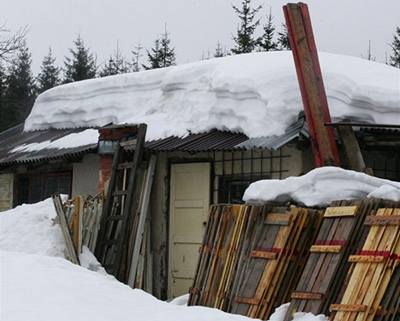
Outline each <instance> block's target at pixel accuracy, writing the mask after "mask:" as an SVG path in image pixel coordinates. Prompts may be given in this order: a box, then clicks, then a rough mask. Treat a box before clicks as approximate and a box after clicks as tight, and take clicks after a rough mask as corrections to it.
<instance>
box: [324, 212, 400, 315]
mask: <svg viewBox="0 0 400 321" xmlns="http://www.w3.org/2000/svg"><path fill="white" fill-rule="evenodd" d="M365 224H366V225H368V226H371V227H370V229H369V233H368V236H367V238H366V240H365V242H364V243H363V247H362V249H361V250H359V251H358V252H357V253H356V254H355V255H351V256H350V257H349V259H348V261H349V262H350V263H351V267H350V271H349V278H348V281H347V282H346V284H345V287H344V294H343V296H342V298H341V300H340V304H332V305H331V307H330V308H331V311H332V312H333V313H334V316H333V318H332V319H333V321H342V320H355V321H373V320H399V319H400V314H399V313H400V310H399V288H400V285H399V283H400V280H399V279H400V275H399V274H400V270H399V265H400V208H380V209H379V210H378V211H377V214H376V215H370V216H368V217H367V219H366V221H365Z"/></svg>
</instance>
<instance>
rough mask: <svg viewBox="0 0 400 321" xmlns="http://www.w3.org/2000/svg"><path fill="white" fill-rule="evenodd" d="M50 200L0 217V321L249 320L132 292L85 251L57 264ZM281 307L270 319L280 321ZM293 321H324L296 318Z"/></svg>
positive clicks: (59, 248)
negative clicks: (78, 261) (76, 262)
mask: <svg viewBox="0 0 400 321" xmlns="http://www.w3.org/2000/svg"><path fill="white" fill-rule="evenodd" d="M55 217H56V213H55V210H54V206H53V202H52V199H47V200H45V201H42V202H39V203H36V204H32V205H22V206H19V207H17V208H15V209H12V210H9V211H5V212H1V213H0V320H1V321H26V320H29V321H54V320H57V321H64V320H65V321H71V320H74V321H80V320H82V321H87V320H97V321H103V320H104V321H106V320H107V321H112V320H127V321H128V320H138V321H143V320H146V321H156V320H162V321H176V320H185V321H192V320H193V321H200V320H202V321H208V320H215V321H218V320H221V321H225V320H226V321H228V320H243V321H245V320H246V321H250V320H252V319H249V318H246V317H242V316H235V315H232V314H227V313H224V312H222V311H219V310H217V309H210V308H204V307H187V306H182V305H176V304H170V303H167V302H163V301H160V300H157V299H156V298H154V297H153V296H151V295H149V294H146V293H145V292H143V291H141V290H132V289H131V288H130V287H128V286H126V285H124V284H122V283H120V282H118V281H117V280H116V279H115V278H114V277H112V276H110V275H107V274H106V273H105V272H104V270H103V269H102V268H99V267H98V266H95V265H96V260H95V258H94V257H93V256H92V254H91V253H90V252H88V250H87V249H85V250H84V253H83V255H81V257H80V259H81V262H83V263H84V264H85V266H87V267H88V268H89V269H90V268H92V269H96V270H98V272H94V271H90V270H88V269H86V268H84V267H81V266H77V265H74V264H72V263H70V262H69V261H67V260H65V259H64V258H63V251H64V249H65V244H64V240H63V237H62V234H61V230H60V227H59V226H58V225H56V224H54V222H53V219H54V218H55ZM284 309H285V307H281V308H279V309H278V311H277V313H276V314H275V315H273V316H271V320H273V321H281V320H282V317H283V314H284ZM296 321H326V318H325V317H323V316H318V317H315V316H313V315H311V314H307V315H301V314H299V315H297V317H296Z"/></svg>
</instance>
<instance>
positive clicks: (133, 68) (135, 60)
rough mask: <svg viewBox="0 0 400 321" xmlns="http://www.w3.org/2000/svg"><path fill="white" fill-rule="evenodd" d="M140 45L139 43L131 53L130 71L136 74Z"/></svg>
mask: <svg viewBox="0 0 400 321" xmlns="http://www.w3.org/2000/svg"><path fill="white" fill-rule="evenodd" d="M142 49H143V47H142V45H141V44H140V43H139V44H138V45H137V46H136V47H135V48H134V49H133V50H132V51H131V52H132V63H131V71H133V72H137V71H140V58H141V57H142Z"/></svg>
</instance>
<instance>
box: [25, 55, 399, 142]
mask: <svg viewBox="0 0 400 321" xmlns="http://www.w3.org/2000/svg"><path fill="white" fill-rule="evenodd" d="M319 57H320V62H321V69H322V72H323V77H324V82H325V87H326V92H327V96H328V102H329V108H330V111H331V115H332V116H333V117H334V118H335V119H341V118H351V119H353V120H358V121H364V122H371V123H374V122H375V123H389V124H400V116H399V112H400V70H399V69H397V68H394V67H390V66H387V65H385V64H381V63H377V62H372V61H368V60H365V59H361V58H356V57H350V56H343V55H336V54H328V53H323V52H320V53H319ZM302 109H303V105H302V102H301V97H300V90H299V86H298V82H297V77H296V73H295V66H294V63H293V57H292V53H291V52H286V51H280V52H264V53H252V54H244V55H235V56H230V57H224V58H217V59H210V60H207V61H201V62H196V63H191V64H184V65H179V66H175V67H170V68H163V69H157V70H150V71H143V72H138V73H130V74H124V75H117V76H110V77H105V78H98V79H93V80H86V81H81V82H74V83H70V84H66V85H62V86H59V87H56V88H53V89H50V90H48V91H46V92H44V93H43V94H41V95H40V96H39V97H38V98H37V100H36V102H35V105H34V107H33V109H32V112H31V114H30V115H29V117H28V118H27V120H26V122H25V130H35V129H46V128H49V127H54V128H69V127H86V126H102V125H105V124H108V123H111V122H113V123H141V122H144V123H147V124H148V125H149V127H148V135H147V138H148V139H149V140H151V139H156V138H164V137H167V136H171V135H177V136H184V135H187V134H188V132H189V131H190V132H193V133H197V132H202V131H207V130H210V129H213V128H216V129H221V130H224V129H228V130H231V131H240V132H243V133H245V134H246V135H248V136H249V137H258V136H270V135H279V134H282V133H283V132H284V130H285V129H286V128H287V126H288V125H290V124H291V123H293V122H294V121H295V120H296V119H297V116H298V112H299V111H300V110H302ZM266 124H268V126H266Z"/></svg>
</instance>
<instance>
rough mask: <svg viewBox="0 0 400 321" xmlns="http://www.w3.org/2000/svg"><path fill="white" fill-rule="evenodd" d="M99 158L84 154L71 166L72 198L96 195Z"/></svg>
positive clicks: (94, 155)
mask: <svg viewBox="0 0 400 321" xmlns="http://www.w3.org/2000/svg"><path fill="white" fill-rule="evenodd" d="M99 164H100V157H99V155H97V154H86V155H85V156H84V157H83V158H82V160H81V161H80V162H76V163H73V165H72V196H75V195H96V193H97V186H98V184H99V169H100V167H99V166H100V165H99Z"/></svg>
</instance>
